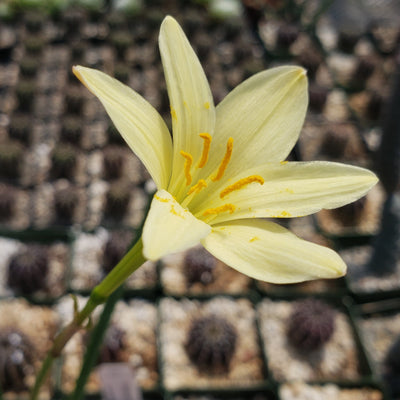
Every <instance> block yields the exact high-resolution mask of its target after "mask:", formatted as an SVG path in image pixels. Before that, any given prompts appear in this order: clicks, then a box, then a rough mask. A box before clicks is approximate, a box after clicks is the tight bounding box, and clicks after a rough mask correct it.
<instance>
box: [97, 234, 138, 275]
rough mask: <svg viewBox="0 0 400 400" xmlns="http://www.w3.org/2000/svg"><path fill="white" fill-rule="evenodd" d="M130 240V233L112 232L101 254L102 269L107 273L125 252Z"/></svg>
mask: <svg viewBox="0 0 400 400" xmlns="http://www.w3.org/2000/svg"><path fill="white" fill-rule="evenodd" d="M130 241H131V234H130V233H128V232H113V233H112V234H111V235H110V237H109V239H108V241H107V243H106V246H105V249H104V255H103V264H102V268H103V271H104V272H106V273H109V272H110V271H111V270H112V269H113V268H114V267H115V266H116V265H117V264H118V262H119V261H121V259H122V257H123V256H124V254H125V253H126V251H127V249H128V246H129V243H130Z"/></svg>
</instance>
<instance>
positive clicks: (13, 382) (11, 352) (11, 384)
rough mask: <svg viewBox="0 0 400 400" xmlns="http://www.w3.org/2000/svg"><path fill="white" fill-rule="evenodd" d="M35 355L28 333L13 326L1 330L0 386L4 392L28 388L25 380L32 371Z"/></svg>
mask: <svg viewBox="0 0 400 400" xmlns="http://www.w3.org/2000/svg"><path fill="white" fill-rule="evenodd" d="M34 356H35V355H34V348H33V346H32V343H30V341H29V339H28V338H27V337H26V335H24V334H23V333H22V332H20V331H19V330H16V329H12V328H6V329H4V328H3V329H2V330H0V387H1V389H2V390H3V391H4V392H5V391H13V392H21V391H23V390H26V389H27V386H26V382H25V381H26V377H27V375H29V374H31V373H32V370H33V366H32V365H33V360H34Z"/></svg>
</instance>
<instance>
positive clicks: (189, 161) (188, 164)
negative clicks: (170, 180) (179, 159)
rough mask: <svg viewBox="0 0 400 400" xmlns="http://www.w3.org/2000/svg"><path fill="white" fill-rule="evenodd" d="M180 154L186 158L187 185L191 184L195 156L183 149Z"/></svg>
mask: <svg viewBox="0 0 400 400" xmlns="http://www.w3.org/2000/svg"><path fill="white" fill-rule="evenodd" d="M180 154H181V155H182V156H183V157H184V158H185V166H184V170H185V177H186V186H189V185H190V184H191V183H192V175H191V174H190V168H191V166H192V163H193V157H192V155H191V154H189V153H186V152H185V151H183V150H181V151H180Z"/></svg>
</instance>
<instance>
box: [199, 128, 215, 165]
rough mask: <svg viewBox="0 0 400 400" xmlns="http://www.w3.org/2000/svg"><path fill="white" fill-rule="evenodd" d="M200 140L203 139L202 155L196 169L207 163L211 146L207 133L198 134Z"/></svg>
mask: <svg viewBox="0 0 400 400" xmlns="http://www.w3.org/2000/svg"><path fill="white" fill-rule="evenodd" d="M199 136H200V137H201V138H202V139H204V143H203V153H202V154H201V158H200V161H199V163H198V164H197V168H203V167H204V166H205V165H206V163H207V161H208V154H209V152H210V146H211V139H212V138H211V135H210V134H209V133H207V132H204V133H200V135H199Z"/></svg>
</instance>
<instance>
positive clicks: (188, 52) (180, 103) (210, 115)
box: [159, 16, 215, 200]
mask: <svg viewBox="0 0 400 400" xmlns="http://www.w3.org/2000/svg"><path fill="white" fill-rule="evenodd" d="M159 45H160V52H161V58H162V63H163V67H164V73H165V78H166V81H167V88H168V96H169V100H170V103H171V115H172V126H173V138H174V140H173V144H174V160H173V168H172V178H171V185H170V186H169V189H168V190H169V191H170V192H171V193H173V194H174V195H175V197H177V198H178V200H180V199H181V198H182V194H183V193H184V192H186V191H187V188H185V182H184V180H185V174H184V162H185V159H184V158H183V157H182V156H181V154H180V152H181V151H184V152H186V153H189V154H190V155H191V156H192V157H193V162H194V166H195V165H196V164H197V163H198V162H199V160H200V157H201V154H202V150H203V139H201V137H200V136H199V134H200V133H208V134H209V135H211V136H212V135H213V132H214V125H215V107H214V102H213V97H212V94H211V90H210V87H209V85H208V82H207V78H206V76H205V74H204V71H203V68H202V67H201V65H200V62H199V60H198V58H197V56H196V54H195V53H194V51H193V49H192V47H191V46H190V43H189V41H188V40H187V38H186V36H185V34H184V33H183V31H182V29H181V27H180V26H179V24H178V23H177V22H176V21H175V20H174V19H173V18H172V17H169V16H168V17H166V18H165V19H164V21H163V23H162V25H161V29H160V37H159ZM197 172H199V171H198V170H197Z"/></svg>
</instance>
